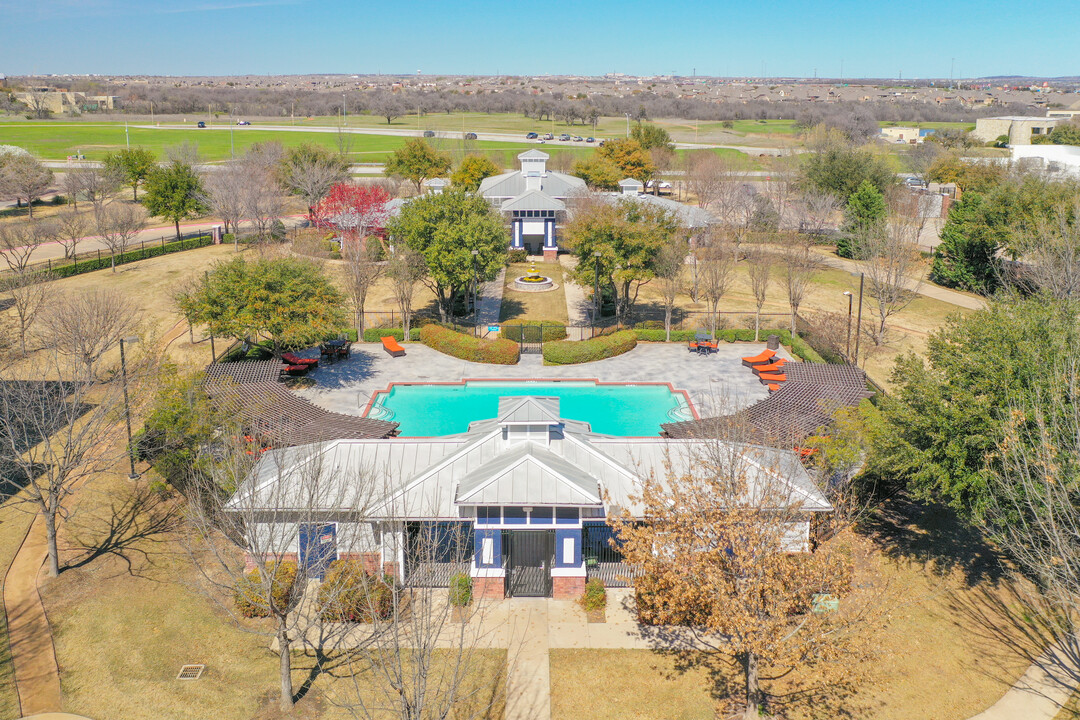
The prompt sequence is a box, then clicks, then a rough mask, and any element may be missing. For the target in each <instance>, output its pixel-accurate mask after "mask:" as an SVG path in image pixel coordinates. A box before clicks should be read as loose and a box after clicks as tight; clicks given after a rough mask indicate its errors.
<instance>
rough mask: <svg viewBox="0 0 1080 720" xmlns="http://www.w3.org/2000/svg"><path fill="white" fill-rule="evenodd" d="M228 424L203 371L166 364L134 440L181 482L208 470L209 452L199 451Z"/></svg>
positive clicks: (169, 476) (173, 479) (161, 470)
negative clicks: (213, 400) (185, 370)
mask: <svg viewBox="0 0 1080 720" xmlns="http://www.w3.org/2000/svg"><path fill="white" fill-rule="evenodd" d="M228 424H229V423H228V418H227V417H226V415H225V414H224V413H223V412H222V411H221V409H220V408H218V407H215V405H214V404H213V403H211V402H210V399H209V396H207V394H206V388H205V386H204V385H203V377H202V376H201V375H199V374H196V375H185V374H181V373H179V372H177V369H176V367H175V366H172V365H166V366H165V367H164V368H163V370H162V373H161V376H160V377H159V378H158V382H157V392H156V395H155V397H154V401H153V404H152V406H151V408H150V412H149V414H148V415H147V417H146V424H145V426H144V428H143V431H142V432H141V433H139V436H138V437H137V438H136V439H135V443H136V447H137V448H138V450H139V453H140V454H141V455H142V456H143V457H145V458H146V459H147V460H149V461H150V462H152V463H153V464H154V468H155V469H156V470H157V471H158V472H159V473H160V474H161V476H162V477H164V478H165V479H166V480H168V481H169V483H170V484H172V485H180V484H182V483H183V481H184V480H185V479H186V478H188V477H189V475H190V474H191V473H193V472H194V473H200V474H201V473H202V471H203V470H205V468H203V465H204V464H205V463H206V462H208V461H209V454H207V453H203V452H200V451H201V450H202V449H204V448H205V447H206V446H208V445H209V444H211V443H212V442H213V440H214V438H215V436H217V434H218V433H219V432H220V430H221V429H222V428H223V427H225V426H227V425H228ZM227 489H230V490H231V489H232V488H227Z"/></svg>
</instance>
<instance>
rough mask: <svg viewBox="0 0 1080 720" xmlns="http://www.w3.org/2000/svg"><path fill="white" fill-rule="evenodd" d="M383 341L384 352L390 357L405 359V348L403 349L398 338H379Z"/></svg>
mask: <svg viewBox="0 0 1080 720" xmlns="http://www.w3.org/2000/svg"><path fill="white" fill-rule="evenodd" d="M379 340H381V341H382V346H383V350H385V351H386V352H387V354H389V355H390V357H403V356H404V355H405V348H403V347H401V345H400V344H399V343H398V341H397V339H396V338H393V337H389V336H387V337H384V338H379Z"/></svg>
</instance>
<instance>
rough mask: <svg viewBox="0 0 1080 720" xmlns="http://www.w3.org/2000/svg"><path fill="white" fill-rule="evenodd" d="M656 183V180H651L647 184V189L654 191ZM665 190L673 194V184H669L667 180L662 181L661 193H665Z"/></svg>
mask: <svg viewBox="0 0 1080 720" xmlns="http://www.w3.org/2000/svg"><path fill="white" fill-rule="evenodd" d="M655 183H656V181H655V180H650V181H649V182H647V183H645V187H646V188H647V189H649V190H652V189H653V186H654V184H655ZM665 190H666V191H668V192H671V183H669V182H667V181H665V180H661V181H660V192H664V191H665Z"/></svg>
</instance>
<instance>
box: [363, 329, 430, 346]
mask: <svg viewBox="0 0 1080 720" xmlns="http://www.w3.org/2000/svg"><path fill="white" fill-rule="evenodd" d="M353 334H354V335H355V334H356V331H355V330H353ZM384 337H392V338H394V339H395V340H397V341H398V342H404V341H405V330H403V329H402V328H368V329H366V330H364V342H370V343H377V342H379V340H381V339H382V338H384ZM419 339H420V328H416V327H414V328H409V340H412V341H413V342H416V341H417V340H419ZM354 342H355V340H354Z"/></svg>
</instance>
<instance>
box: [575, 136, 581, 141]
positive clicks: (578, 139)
mask: <svg viewBox="0 0 1080 720" xmlns="http://www.w3.org/2000/svg"><path fill="white" fill-rule="evenodd" d="M581 141H582V137H581V136H580V135H575V136H574V142H581Z"/></svg>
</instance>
